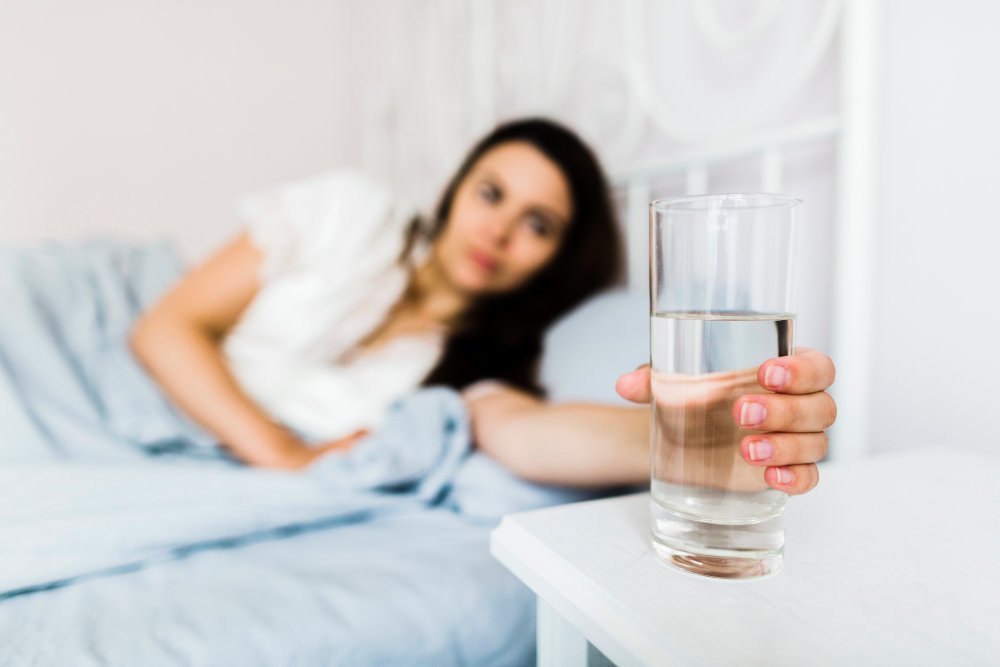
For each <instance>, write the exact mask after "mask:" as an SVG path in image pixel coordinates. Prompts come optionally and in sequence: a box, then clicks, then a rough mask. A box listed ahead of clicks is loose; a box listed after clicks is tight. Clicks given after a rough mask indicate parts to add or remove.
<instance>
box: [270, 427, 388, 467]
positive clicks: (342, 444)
mask: <svg viewBox="0 0 1000 667" xmlns="http://www.w3.org/2000/svg"><path fill="white" fill-rule="evenodd" d="M368 433H369V432H368V431H355V432H354V433H352V434H351V435H349V436H347V437H344V438H338V439H337V440H331V441H330V442H325V443H322V444H319V445H307V444H306V443H304V442H302V441H300V440H298V439H295V438H291V437H290V438H289V439H288V440H287V441H286V442H284V443H282V445H281V446H280V447H277V448H275V451H276V452H277V453H276V455H275V456H274V457H273V458H272V459H270V460H268V461H266V462H258V463H256V464H255V465H257V466H258V467H263V468H273V469H276V470H302V469H304V468H307V467H309V466H310V465H312V464H313V463H315V462H316V461H317V459H319V458H321V457H323V456H325V455H326V454H329V453H330V452H343V451H347V450H349V449H351V448H353V447H354V446H355V445H357V444H358V442H360V441H361V440H362V439H363V438H365V437H366V436H367V435H368Z"/></svg>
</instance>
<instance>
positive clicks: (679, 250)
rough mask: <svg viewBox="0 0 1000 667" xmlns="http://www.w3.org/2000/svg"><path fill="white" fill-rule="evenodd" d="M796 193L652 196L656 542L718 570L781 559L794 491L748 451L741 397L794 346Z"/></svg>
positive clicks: (732, 572)
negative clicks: (743, 447)
mask: <svg viewBox="0 0 1000 667" xmlns="http://www.w3.org/2000/svg"><path fill="white" fill-rule="evenodd" d="M800 204H801V201H799V200H797V199H792V198H790V197H786V196H784V195H775V194H718V195H700V196H690V197H675V198H670V199H661V200H657V201H654V202H652V203H651V204H650V308H649V326H650V357H651V366H652V368H651V375H650V385H651V386H650V389H651V394H652V404H651V410H652V420H651V423H652V426H651V438H652V442H651V448H650V449H651V459H652V460H651V511H652V537H653V545H654V547H655V549H656V552H657V553H658V554H659V555H660V557H661V558H662V559H663V560H665V561H666V562H667V563H670V564H672V565H674V566H676V567H679V568H681V569H683V570H686V571H689V572H694V573H697V574H703V575H707V576H713V577H726V578H744V577H755V576H763V575H767V574H771V573H774V572H777V571H778V570H779V569H780V568H781V563H782V556H783V551H784V509H785V503H786V500H787V498H788V497H787V495H786V494H785V493H783V492H781V491H777V490H774V489H772V488H770V487H768V485H767V484H766V482H765V481H764V467H763V466H751V465H750V464H748V463H746V462H745V461H744V459H743V457H742V455H741V454H740V442H741V440H742V439H743V438H744V437H745V436H747V435H749V434H751V433H753V432H754V431H750V430H743V429H741V428H739V427H738V425H737V423H736V420H735V419H734V418H733V408H734V403H735V402H736V400H737V399H738V398H739V397H740V396H742V395H744V394H748V393H767V391H766V390H765V389H764V388H763V387H761V386H760V385H759V384H758V383H757V369H758V367H759V366H760V364H761V363H762V362H764V361H766V360H767V359H770V358H773V357H778V356H785V355H790V354H794V328H795V327H794V325H795V313H794V310H793V308H792V282H793V281H792V276H791V269H792V251H793V244H794V241H795V228H796V222H795V220H796V217H797V212H798V209H799V206H800Z"/></svg>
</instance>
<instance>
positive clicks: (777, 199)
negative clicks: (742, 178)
mask: <svg viewBox="0 0 1000 667" xmlns="http://www.w3.org/2000/svg"><path fill="white" fill-rule="evenodd" d="M713 200H715V201H719V202H720V203H721V205H720V206H712V207H706V208H697V209H696V208H687V209H685V208H684V204H696V203H699V202H706V201H713ZM736 202H741V203H740V204H739V205H735V206H734V205H732V204H733V203H736ZM742 202H746V203H742ZM757 202H759V203H757ZM726 204H729V205H728V206H727V205H726ZM801 204H802V200H801V199H797V198H796V197H790V196H788V195H782V194H777V193H772V192H723V193H715V194H702V195H679V196H675V197H663V198H661V199H654V200H653V201H651V202H649V209H650V210H651V211H670V212H672V213H702V212H704V211H706V210H710V209H715V210H719V209H722V210H730V211H745V210H747V209H782V208H788V209H793V208H796V207H797V206H800V205H801Z"/></svg>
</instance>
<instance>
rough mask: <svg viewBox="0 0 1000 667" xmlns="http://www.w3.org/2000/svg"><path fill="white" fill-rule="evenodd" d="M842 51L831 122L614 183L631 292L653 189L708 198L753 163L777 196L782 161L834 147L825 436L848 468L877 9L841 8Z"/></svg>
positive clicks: (681, 158)
mask: <svg viewBox="0 0 1000 667" xmlns="http://www.w3.org/2000/svg"><path fill="white" fill-rule="evenodd" d="M842 12H843V13H842V15H841V22H840V27H841V42H840V71H841V75H840V99H841V105H840V108H839V110H838V112H837V113H836V115H833V116H827V117H822V118H816V119H814V120H812V121H808V122H805V123H800V124H798V125H795V126H793V127H790V128H786V129H783V130H781V131H777V132H770V133H758V134H752V135H748V136H746V137H743V138H740V139H736V140H730V141H726V142H725V143H719V144H717V145H708V146H702V147H699V148H697V149H694V150H688V151H684V152H681V153H674V154H672V155H670V156H669V157H666V158H664V159H662V160H653V161H646V162H644V163H641V164H635V165H630V166H627V167H624V168H621V169H618V170H614V171H613V172H612V174H611V179H612V182H613V184H614V185H615V186H616V187H617V188H620V189H621V190H624V191H625V192H626V193H627V200H626V225H625V229H626V248H627V262H628V264H627V265H628V277H627V280H628V285H629V288H630V289H635V290H641V291H645V290H647V289H648V280H649V278H648V271H649V228H648V220H649V217H648V206H649V202H650V200H651V194H652V192H653V188H654V186H655V185H656V184H657V183H659V182H662V181H663V180H664V179H665V178H667V177H674V178H676V176H678V175H679V174H683V175H684V183H685V188H684V189H685V193H686V194H699V193H704V192H707V191H708V176H709V173H710V172H711V171H712V170H713V169H716V168H718V167H720V166H722V165H725V164H727V163H731V162H733V161H737V160H740V161H745V160H747V159H754V158H756V159H757V160H759V173H760V189H761V191H762V192H781V191H782V189H783V185H782V183H783V177H784V156H785V154H786V153H787V152H788V151H789V150H791V149H794V148H798V147H801V146H803V145H805V144H809V143H814V142H818V141H831V140H832V141H836V146H837V150H836V155H837V168H836V178H835V180H836V182H835V185H834V189H835V206H836V214H835V238H836V245H835V249H834V262H833V266H834V276H833V294H834V304H833V314H832V322H833V330H832V332H831V341H832V349H831V350H830V353H831V356H832V357H833V358H834V360H835V362H836V364H837V367H838V379H837V382H836V385H835V386H834V388H833V390H832V393H833V394H834V395H835V397H836V399H837V403H838V408H839V410H838V411H839V416H838V420H837V425H836V426H835V427H834V429H832V430H831V450H830V451H831V456H832V457H835V458H837V459H838V460H847V459H854V458H858V457H861V456H863V455H865V454H866V453H867V452H868V450H869V442H868V440H869V416H868V396H869V386H870V376H869V372H870V370H869V369H870V361H869V360H870V355H871V351H870V340H871V332H870V330H869V328H868V327H869V326H870V322H871V314H872V303H871V295H870V289H869V285H870V284H871V283H870V279H871V276H872V274H873V261H874V258H873V253H872V247H873V246H872V243H873V242H872V231H871V230H872V226H873V224H874V201H873V200H874V185H873V180H872V179H873V174H874V157H875V151H874V104H875V101H874V93H875V90H876V88H875V81H874V71H875V62H874V57H875V51H876V50H875V25H876V21H877V18H878V3H877V2H875V1H872V0H846V1H845V2H844V3H843V6H842Z"/></svg>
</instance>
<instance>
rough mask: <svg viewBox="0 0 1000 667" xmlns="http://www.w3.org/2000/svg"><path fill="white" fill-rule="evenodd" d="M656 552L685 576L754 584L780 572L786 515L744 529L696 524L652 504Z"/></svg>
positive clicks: (687, 517) (727, 525)
mask: <svg viewBox="0 0 1000 667" xmlns="http://www.w3.org/2000/svg"><path fill="white" fill-rule="evenodd" d="M651 510H652V537H653V548H654V550H655V551H656V554H657V555H658V556H659V557H660V559H661V560H662V561H663V562H665V563H667V564H668V565H671V566H673V567H676V568H678V569H680V570H684V571H685V572H691V573H694V574H700V575H702V576H706V577H717V578H722V579H750V578H755V577H765V576H768V575H772V574H775V573H777V572H778V571H779V570H781V566H782V563H783V554H784V545H785V530H784V529H785V524H784V515H783V514H781V515H778V516H774V517H770V518H766V519H763V520H761V521H758V522H752V523H750V522H748V523H741V524H720V523H709V522H704V521H698V520H697V519H695V518H693V517H691V516H686V515H682V514H677V513H674V512H671V511H670V510H668V509H666V508H664V507H662V506H661V505H659V504H657V503H656V502H655V501H653V502H652V503H651Z"/></svg>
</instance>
